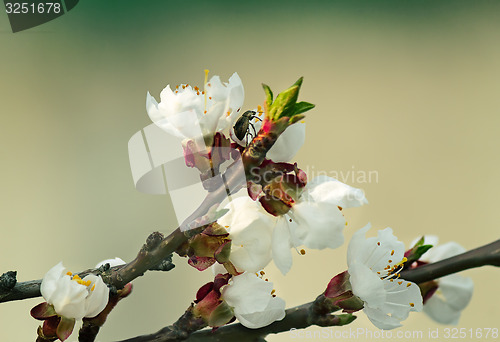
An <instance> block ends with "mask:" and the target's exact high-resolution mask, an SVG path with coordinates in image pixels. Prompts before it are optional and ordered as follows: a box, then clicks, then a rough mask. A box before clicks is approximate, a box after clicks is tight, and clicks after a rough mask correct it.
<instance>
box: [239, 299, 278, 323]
mask: <svg viewBox="0 0 500 342" xmlns="http://www.w3.org/2000/svg"><path fill="white" fill-rule="evenodd" d="M234 314H235V316H236V318H237V319H238V320H239V321H240V322H241V324H243V325H244V326H245V327H247V328H250V329H258V328H262V327H265V326H267V325H269V324H271V323H273V322H275V321H281V320H282V319H283V318H284V317H285V301H284V300H283V299H281V298H279V297H274V298H271V300H270V301H269V303H268V305H267V307H266V308H265V309H264V311H260V312H254V313H249V314H242V313H239V312H238V311H236V310H235V312H234Z"/></svg>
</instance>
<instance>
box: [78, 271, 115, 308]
mask: <svg viewBox="0 0 500 342" xmlns="http://www.w3.org/2000/svg"><path fill="white" fill-rule="evenodd" d="M82 280H84V281H87V280H90V281H91V282H92V283H91V284H90V286H89V290H90V293H89V295H88V296H87V298H86V300H85V317H95V316H97V315H98V314H99V313H100V312H101V311H102V310H104V308H105V307H106V305H107V304H108V299H109V289H108V287H107V286H106V284H104V282H103V281H102V278H101V277H100V276H96V275H94V274H89V275H87V276H86V277H85V278H83V279H82ZM94 285H95V287H94ZM92 288H93V290H92Z"/></svg>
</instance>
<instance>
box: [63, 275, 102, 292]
mask: <svg viewBox="0 0 500 342" xmlns="http://www.w3.org/2000/svg"><path fill="white" fill-rule="evenodd" d="M66 275H69V276H70V278H71V280H73V281H76V282H77V283H78V284H80V285H83V286H85V287H87V288H88V287H89V286H90V284H92V282H91V281H90V280H85V281H84V280H82V278H80V276H79V275H78V274H75V275H73V273H71V272H67V273H66ZM94 289H95V284H94V285H92V288H91V289H90V291H91V292H92V291H94Z"/></svg>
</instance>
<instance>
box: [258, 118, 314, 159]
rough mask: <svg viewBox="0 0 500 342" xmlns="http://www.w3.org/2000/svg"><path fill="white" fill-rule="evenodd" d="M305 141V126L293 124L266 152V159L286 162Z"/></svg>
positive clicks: (299, 123)
mask: <svg viewBox="0 0 500 342" xmlns="http://www.w3.org/2000/svg"><path fill="white" fill-rule="evenodd" d="M305 139H306V124H305V123H301V122H298V123H295V124H293V125H291V126H290V127H288V128H287V129H286V130H285V131H284V132H283V133H282V134H281V135H280V136H279V137H278V140H276V143H275V144H274V145H273V147H271V149H270V150H269V151H268V152H267V155H266V157H267V158H269V159H271V160H272V161H274V162H288V161H290V160H292V158H293V157H295V155H296V154H297V152H298V151H299V150H300V148H301V147H302V145H304V142H305Z"/></svg>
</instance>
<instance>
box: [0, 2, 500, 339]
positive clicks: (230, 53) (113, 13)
mask: <svg viewBox="0 0 500 342" xmlns="http://www.w3.org/2000/svg"><path fill="white" fill-rule="evenodd" d="M145 3H146V2H142V1H137V2H130V1H120V2H119V1H108V2H101V1H90V0H88V1H81V2H80V4H79V5H78V6H77V7H75V8H74V9H73V10H72V11H71V12H69V13H68V14H67V15H64V16H63V17H61V18H58V19H56V20H54V21H53V22H50V23H47V24H45V25H43V26H40V27H37V28H34V29H31V30H28V31H25V32H20V33H16V34H13V33H12V32H11V31H10V27H9V25H8V21H7V18H6V15H5V14H4V13H0V47H1V54H0V75H1V81H0V110H1V125H0V130H1V132H0V149H1V158H2V159H1V166H2V167H1V168H0V176H1V177H0V187H1V191H0V201H1V202H0V207H1V208H2V209H1V213H2V214H1V215H0V227H1V228H0V230H1V240H0V272H4V271H7V270H17V271H18V279H19V280H20V281H24V280H29V279H38V278H41V277H42V276H43V274H44V273H45V272H46V271H47V270H48V269H49V268H50V267H52V266H53V265H55V264H56V263H57V262H59V261H61V260H63V261H64V264H65V266H67V267H69V268H70V269H72V270H74V271H77V270H81V269H85V268H88V267H92V266H93V265H94V264H95V263H97V262H98V261H100V260H102V259H105V258H108V257H115V256H119V257H121V258H123V259H125V260H128V261H129V260H131V259H132V258H133V257H134V256H135V253H136V251H137V250H138V249H139V248H140V246H141V245H142V243H143V241H144V240H145V238H146V237H147V235H148V234H149V233H150V232H152V231H154V230H160V231H163V232H165V233H168V232H169V231H170V230H171V229H172V228H173V227H174V224H175V223H174V220H173V218H172V210H171V204H170V203H169V200H168V199H167V197H165V196H150V195H145V194H141V193H138V192H137V191H136V190H135V189H134V187H133V183H132V178H131V175H130V170H129V162H128V155H127V142H128V139H129V138H130V137H131V136H132V135H133V134H134V133H135V132H136V131H138V130H140V129H141V128H142V127H144V126H146V125H148V124H150V121H149V119H148V117H147V114H146V112H145V108H144V107H145V106H144V104H145V96H146V91H148V90H150V91H151V93H152V94H153V95H155V96H158V94H159V92H160V90H161V89H162V88H163V87H164V86H165V85H166V84H167V83H170V84H174V85H175V84H178V83H186V82H188V83H192V84H198V85H201V84H202V77H203V69H204V68H209V69H210V70H211V72H212V74H219V75H221V76H222V78H223V79H227V77H229V76H230V75H231V74H232V73H233V72H234V71H237V72H238V73H239V75H240V76H241V78H242V80H243V82H244V86H245V92H246V99H245V108H254V107H255V106H256V105H257V104H260V103H262V101H263V92H262V90H261V88H260V83H261V82H265V83H267V84H269V85H270V86H271V87H272V88H273V89H274V90H275V91H279V90H281V89H283V88H284V87H286V86H288V85H290V84H291V83H292V82H294V81H295V80H296V79H297V77H299V76H304V77H305V81H304V85H303V91H302V93H301V99H303V100H306V101H309V102H313V103H315V104H316V105H317V107H316V109H315V110H313V111H311V112H310V113H309V114H308V117H307V123H308V127H307V142H306V144H305V146H304V147H303V149H302V150H301V151H300V153H299V154H298V155H297V158H296V159H297V161H298V162H299V165H301V166H302V167H303V168H305V169H307V168H309V170H310V171H311V174H312V173H314V172H318V171H320V170H326V171H329V172H332V171H336V172H337V173H340V172H343V174H344V175H345V174H346V172H348V171H351V172H353V170H354V171H356V172H368V171H376V172H377V173H378V182H375V181H372V182H371V183H363V182H359V181H357V180H356V179H354V180H353V179H351V178H349V179H348V180H346V182H347V183H349V184H351V185H353V186H357V187H360V188H363V189H364V190H365V192H366V196H367V198H368V200H369V201H370V204H369V205H368V206H366V207H364V208H360V209H351V210H348V211H346V212H345V214H346V216H347V218H348V221H349V226H348V229H347V231H346V237H347V238H349V237H350V236H351V235H352V232H353V231H354V230H355V229H357V228H360V227H362V226H363V225H365V224H366V223H367V222H368V221H370V222H372V224H373V225H374V227H376V228H384V227H386V226H390V227H393V228H394V229H395V233H396V235H397V236H398V237H399V238H400V239H401V240H403V241H405V242H406V243H409V242H410V241H411V240H412V239H413V238H414V237H416V236H418V235H420V234H423V233H433V234H438V235H439V236H440V237H441V241H443V242H446V241H449V240H455V241H457V242H459V243H460V244H462V245H463V246H464V247H466V248H467V249H470V248H474V247H477V246H480V245H482V244H485V243H488V242H490V241H493V240H495V239H497V238H498V237H499V236H498V235H499V234H498V231H499V230H498V224H499V223H498V222H499V221H500V210H498V195H497V194H498V192H499V190H500V180H499V179H498V175H499V174H500V156H499V155H498V146H499V143H500V136H499V134H498V130H499V124H500V115H499V114H500V113H499V111H500V96H499V94H500V63H499V61H500V44H499V42H500V20H499V14H500V3H498V2H486V1H474V2H463V1H440V2H435V1H377V2H368V1H366V2H360V1H352V2H350V1H349V2H348V1H345V2H318V1H317V2H290V1H287V2H283V3H281V4H280V3H277V2H269V1H267V2H252V4H239V5H234V4H231V3H230V2H215V3H213V2H211V3H210V4H209V3H208V2H207V3H205V4H204V3H201V2H193V1H189V2H186V3H185V4H184V5H180V4H179V2H175V3H174V2H160V1H155V2H153V1H151V2H147V4H145ZM306 3H307V4H306ZM472 4H474V5H472ZM313 168H314V170H313ZM345 251H346V246H343V247H342V248H340V249H338V250H333V251H321V252H317V251H308V253H307V254H306V256H304V257H299V256H298V255H297V256H295V260H294V267H293V269H292V271H291V272H290V274H289V275H287V276H286V277H283V276H281V275H280V274H278V273H277V272H276V270H275V268H274V267H273V266H271V267H269V269H268V270H266V271H268V274H269V278H270V280H271V281H273V282H274V283H275V287H276V290H277V293H278V295H279V296H281V297H283V298H285V299H286V301H287V306H288V307H291V306H294V305H298V304H301V303H304V302H306V301H310V300H312V299H314V297H315V296H316V295H317V294H319V293H320V292H321V291H323V290H324V288H325V286H326V284H327V282H328V280H329V279H330V278H331V277H332V276H334V275H335V274H337V273H339V272H341V271H343V270H344V269H345V267H346V263H345ZM175 261H176V264H177V267H176V268H175V270H174V271H172V272H169V273H155V272H150V273H148V274H147V275H146V276H145V277H142V278H140V279H137V280H136V281H134V286H135V289H134V293H133V296H132V297H131V298H129V299H128V300H126V301H124V302H123V303H121V304H120V305H119V306H118V308H117V309H116V310H115V312H114V313H113V314H112V315H111V316H110V318H109V320H108V322H107V324H106V326H105V327H104V328H103V329H102V333H101V334H100V335H99V337H98V340H99V341H101V342H104V341H111V340H117V339H123V338H126V337H132V336H135V335H139V334H144V333H150V332H153V331H156V330H158V329H159V328H161V327H163V326H165V325H167V324H170V323H171V322H173V321H174V320H175V319H176V318H177V317H178V316H179V315H181V313H182V312H183V311H184V309H185V308H186V307H187V306H188V305H189V303H190V301H191V300H192V299H193V298H194V294H195V291H196V290H197V289H198V288H199V287H200V286H201V285H202V284H203V283H205V282H207V281H209V280H210V277H211V274H209V273H208V272H204V273H200V272H198V271H196V270H194V269H193V268H191V267H189V266H188V265H187V264H186V263H185V260H180V259H179V258H176V259H175ZM464 274H465V275H467V276H470V277H472V278H473V279H474V282H475V286H476V288H475V292H474V296H473V298H472V302H471V304H470V305H469V307H468V308H467V309H466V310H465V312H464V313H463V315H462V318H461V321H460V324H459V325H458V328H467V329H469V328H474V329H475V328H493V327H496V328H499V325H498V319H499V315H500V308H499V306H498V301H499V295H498V283H499V280H500V270H497V269H493V268H491V267H485V268H482V269H476V270H471V271H467V272H465V273H464ZM40 301H41V299H40V298H36V299H32V300H27V301H23V302H11V303H6V304H1V305H0V327H1V328H0V340H1V341H9V342H10V341H13V342H17V341H33V340H34V339H35V337H34V336H35V331H36V327H37V325H38V322H36V321H35V320H33V319H31V318H30V316H29V309H30V308H31V307H33V306H34V305H36V304H38V303H39V302H40ZM350 327H352V329H356V328H359V327H362V328H365V327H366V328H367V329H369V330H370V331H372V332H374V331H375V328H374V327H373V326H372V325H371V324H370V323H369V321H368V320H367V319H366V317H365V316H364V314H363V313H360V314H359V319H358V322H356V323H354V324H353V325H351V326H350ZM350 327H346V328H344V330H346V331H348V330H349V328H350ZM437 327H439V329H440V330H439V333H440V334H441V336H443V335H442V334H444V328H445V327H444V326H439V325H437V324H435V323H433V322H432V321H431V320H430V319H428V318H427V317H426V316H425V315H423V314H412V315H411V317H410V318H409V319H408V320H407V321H406V322H405V325H404V327H403V328H401V329H399V331H402V332H403V333H406V334H411V333H412V332H413V331H423V333H424V335H423V336H424V337H423V338H412V337H408V336H407V338H406V339H405V340H408V341H422V340H424V341H425V340H428V338H427V333H428V329H429V328H432V329H435V328H437ZM318 329H319V328H317V327H315V328H311V332H316V333H318V331H319V330H318ZM394 334H396V331H395V332H394ZM292 337H293V336H292V335H290V334H282V335H280V336H278V337H270V338H269V341H287V340H291V339H292ZM373 339H375V338H373ZM373 339H368V340H373ZM69 340H70V341H75V340H76V335H74V336H72V337H71V338H70V339H69ZM348 340H352V338H350V339H348ZM359 340H362V338H360V339H359ZM392 340H394V341H397V340H400V339H397V338H393V339H392ZM466 340H467V339H466Z"/></svg>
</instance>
